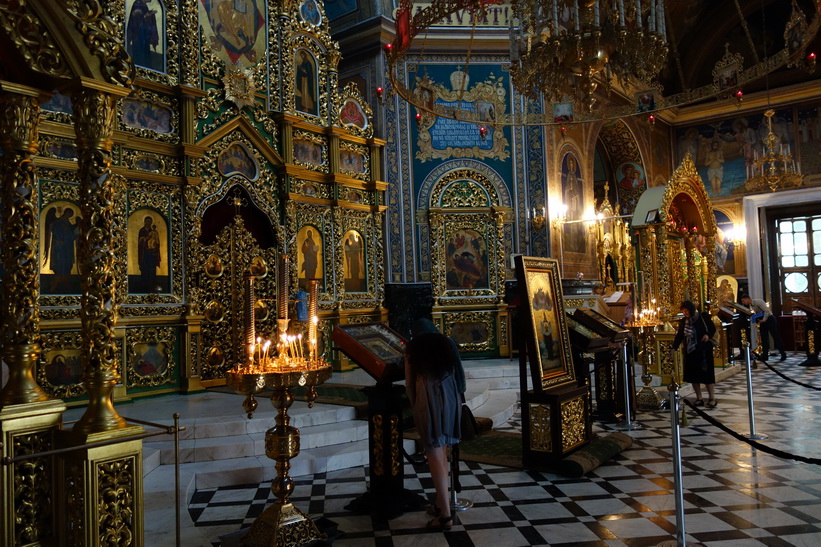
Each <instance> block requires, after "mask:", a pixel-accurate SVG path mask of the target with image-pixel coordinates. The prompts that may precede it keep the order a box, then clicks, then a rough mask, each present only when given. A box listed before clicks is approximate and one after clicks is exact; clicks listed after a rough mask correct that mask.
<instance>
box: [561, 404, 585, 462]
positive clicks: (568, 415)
mask: <svg viewBox="0 0 821 547" xmlns="http://www.w3.org/2000/svg"><path fill="white" fill-rule="evenodd" d="M560 412H561V421H562V452H567V451H568V450H571V449H573V448H574V447H576V446H579V445H581V444H583V443H584V442H585V441H586V440H587V435H586V434H585V432H586V425H587V424H586V422H587V412H585V396H581V397H575V398H573V399H568V400H566V401H562V402H561V407H560Z"/></svg>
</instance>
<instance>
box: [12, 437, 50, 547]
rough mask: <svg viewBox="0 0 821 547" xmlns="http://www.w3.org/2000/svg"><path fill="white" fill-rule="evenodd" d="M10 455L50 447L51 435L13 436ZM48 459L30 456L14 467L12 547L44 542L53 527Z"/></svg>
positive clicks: (24, 454)
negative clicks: (13, 541) (13, 540)
mask: <svg viewBox="0 0 821 547" xmlns="http://www.w3.org/2000/svg"><path fill="white" fill-rule="evenodd" d="M12 446H13V449H12V450H13V455H14V456H27V455H31V454H37V453H39V452H46V451H48V450H51V449H53V448H54V444H53V442H52V433H51V432H50V431H42V432H38V433H27V434H23V435H14V436H13V437H12ZM52 461H53V460H52V459H51V458H48V457H42V456H38V457H32V458H29V459H25V460H21V461H18V462H16V463H15V464H14V473H13V476H14V486H13V489H14V519H13V522H14V538H15V544H16V545H29V544H33V543H37V542H39V541H45V540H47V539H48V538H50V537H51V536H52V528H53V524H54V518H55V514H54V510H53V508H54V502H55V499H54V492H53V490H52V484H53V474H54V466H53V464H52Z"/></svg>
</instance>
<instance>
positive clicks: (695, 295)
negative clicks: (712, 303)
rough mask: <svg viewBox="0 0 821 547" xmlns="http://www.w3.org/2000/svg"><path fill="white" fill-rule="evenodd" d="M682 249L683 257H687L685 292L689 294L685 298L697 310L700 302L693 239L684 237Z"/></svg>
mask: <svg viewBox="0 0 821 547" xmlns="http://www.w3.org/2000/svg"><path fill="white" fill-rule="evenodd" d="M684 249H685V251H684V252H685V256H686V257H687V291H688V292H689V294H688V295H687V298H688V300H690V301H691V302H692V303H693V304H695V305H696V307H697V308H700V307H701V302H700V300H699V298H700V296H701V288H700V287H699V285H698V275H696V257H695V252H696V246H695V244H694V242H693V238H692V237H690V236H689V235H687V236H685V237H684Z"/></svg>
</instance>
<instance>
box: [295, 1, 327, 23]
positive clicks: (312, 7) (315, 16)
mask: <svg viewBox="0 0 821 547" xmlns="http://www.w3.org/2000/svg"><path fill="white" fill-rule="evenodd" d="M299 16H300V17H302V20H303V21H305V22H306V23H310V24H312V25H314V26H317V25H318V24H320V23H321V22H322V14H321V13H320V12H319V6H318V5H317V3H316V0H305V1H304V2H302V3H301V4H300V5H299Z"/></svg>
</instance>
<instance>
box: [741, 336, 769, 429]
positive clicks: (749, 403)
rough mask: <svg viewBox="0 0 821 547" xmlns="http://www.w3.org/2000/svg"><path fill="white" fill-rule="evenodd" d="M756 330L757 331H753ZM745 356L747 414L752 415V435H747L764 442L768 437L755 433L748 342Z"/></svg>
mask: <svg viewBox="0 0 821 547" xmlns="http://www.w3.org/2000/svg"><path fill="white" fill-rule="evenodd" d="M751 330H753V331H754V330H755V329H751ZM752 338H753V342H755V336H754V335H753V336H752ZM744 349H745V354H746V361H747V362H746V369H747V370H746V373H747V412H748V413H749V415H750V433H749V434H747V435H745V437H747V438H748V439H756V440H762V439H766V438H767V436H766V435H764V434H760V433H756V432H755V410H754V408H753V373H752V363H751V359H750V343H749V342H747V343H746V345H745V348H744Z"/></svg>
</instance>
